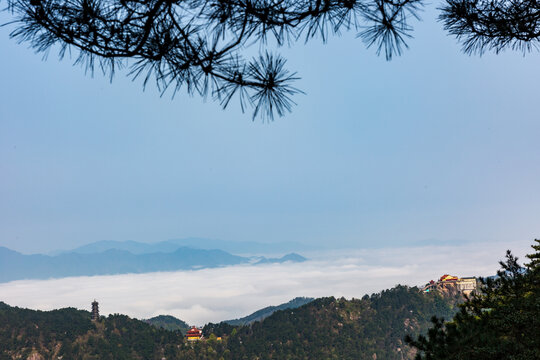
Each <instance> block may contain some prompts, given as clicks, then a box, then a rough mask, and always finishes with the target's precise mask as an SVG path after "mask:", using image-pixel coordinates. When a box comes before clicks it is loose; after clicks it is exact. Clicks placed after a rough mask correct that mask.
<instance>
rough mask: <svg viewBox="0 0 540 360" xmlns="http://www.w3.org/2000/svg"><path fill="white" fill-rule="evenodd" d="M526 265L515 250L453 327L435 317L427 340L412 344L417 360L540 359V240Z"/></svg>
mask: <svg viewBox="0 0 540 360" xmlns="http://www.w3.org/2000/svg"><path fill="white" fill-rule="evenodd" d="M535 242H536V245H533V246H532V247H533V249H534V250H535V253H533V254H530V255H527V257H528V258H529V259H530V260H531V262H530V263H529V264H527V265H526V266H525V267H521V266H520V265H519V263H518V259H517V258H516V257H515V256H513V255H512V253H511V252H510V251H507V253H506V260H505V261H504V262H500V265H501V269H500V270H499V271H498V272H497V276H496V277H492V278H487V279H483V280H482V283H483V288H482V291H481V293H479V294H477V295H474V296H473V297H471V298H470V299H469V300H468V301H466V302H465V303H464V304H463V305H461V311H460V312H459V313H458V314H456V316H455V317H454V318H453V320H452V321H451V322H449V323H446V324H445V323H444V321H443V320H442V319H438V318H434V319H433V324H434V325H433V327H432V328H431V329H430V330H429V331H428V334H427V337H426V336H419V337H418V338H417V339H415V340H413V339H412V338H410V337H409V338H407V339H406V341H407V342H408V343H409V344H410V345H412V346H414V347H416V348H417V349H418V350H419V353H418V355H417V357H416V358H417V359H426V360H431V359H433V360H436V359H445V360H446V359H447V360H454V359H456V360H458V359H460V360H461V359H463V360H465V359H477V360H482V359H486V360H487V359H521V360H527V359H531V360H532V359H540V336H538V334H540V262H539V261H538V260H539V259H540V240H535Z"/></svg>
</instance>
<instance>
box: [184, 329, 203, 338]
mask: <svg viewBox="0 0 540 360" xmlns="http://www.w3.org/2000/svg"><path fill="white" fill-rule="evenodd" d="M202 337H203V334H202V330H199V329H197V327H196V326H192V327H191V329H189V330H188V332H187V333H186V339H187V340H188V341H196V340H201V339H202Z"/></svg>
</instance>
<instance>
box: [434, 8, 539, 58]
mask: <svg viewBox="0 0 540 360" xmlns="http://www.w3.org/2000/svg"><path fill="white" fill-rule="evenodd" d="M441 11H442V12H441V15H440V17H439V19H440V20H441V21H442V22H443V24H444V27H445V29H446V30H448V31H449V32H450V34H452V35H455V36H457V38H458V39H460V40H461V41H462V44H463V50H464V51H465V52H466V53H469V54H471V53H478V54H482V53H484V52H485V51H486V50H493V51H495V52H496V53H498V52H499V51H501V50H504V49H506V48H511V49H514V50H521V51H524V52H526V51H531V50H532V49H536V48H538V45H539V39H540V2H538V1H536V0H447V1H446V5H445V6H444V7H442V9H441Z"/></svg>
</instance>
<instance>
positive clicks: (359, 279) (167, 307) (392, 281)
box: [0, 242, 530, 325]
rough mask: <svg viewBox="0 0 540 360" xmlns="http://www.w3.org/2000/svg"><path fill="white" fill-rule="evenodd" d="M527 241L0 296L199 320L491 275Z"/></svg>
mask: <svg viewBox="0 0 540 360" xmlns="http://www.w3.org/2000/svg"><path fill="white" fill-rule="evenodd" d="M529 245H530V243H523V242H522V243H512V244H509V243H506V244H502V243H494V244H468V245H461V246H444V247H442V246H439V247H435V246H432V247H418V248H394V249H376V250H351V251H349V252H347V253H343V252H341V253H340V252H336V253H331V254H328V253H326V254H318V255H317V254H314V255H313V256H312V259H313V260H310V261H307V262H305V263H297V264H292V263H288V264H271V265H261V266H247V265H245V266H244V265H242V266H231V267H225V268H218V269H204V270H197V271H177V272H158V273H149V274H127V275H111V276H90V277H72V278H63V279H51V280H23V281H12V282H9V283H4V284H0V301H4V302H6V303H8V304H10V305H12V306H20V307H28V308H32V309H40V310H50V309H55V308H60V307H68V306H71V307H77V308H81V309H89V307H90V302H91V301H92V300H93V299H94V298H95V299H97V300H98V301H99V302H100V308H101V313H102V314H110V313H122V314H127V315H129V316H133V317H137V318H148V317H152V316H155V315H159V314H170V315H173V316H176V317H178V318H180V319H183V320H185V321H187V322H188V323H190V324H197V325H203V324H204V323H206V322H210V321H211V322H218V321H221V320H226V319H232V318H237V317H242V316H245V315H248V314H250V313H251V312H253V311H255V310H258V309H260V308H262V307H265V306H269V305H277V304H280V303H283V302H286V301H288V300H290V299H292V298H294V297H297V296H310V297H321V296H345V297H347V298H351V297H357V298H359V297H362V296H363V295H364V294H366V293H368V294H369V293H373V292H378V291H380V290H383V289H386V288H390V287H392V286H394V285H396V284H406V285H421V284H424V283H426V282H427V281H429V280H431V279H435V278H437V277H439V276H441V275H442V274H444V273H450V274H454V275H458V276H474V275H478V276H486V275H492V274H493V273H495V271H496V270H497V269H498V264H497V261H498V260H500V259H502V258H503V257H504V253H505V250H506V249H507V248H510V249H512V250H513V252H514V253H515V254H517V255H523V254H525V253H527V252H528V246H529Z"/></svg>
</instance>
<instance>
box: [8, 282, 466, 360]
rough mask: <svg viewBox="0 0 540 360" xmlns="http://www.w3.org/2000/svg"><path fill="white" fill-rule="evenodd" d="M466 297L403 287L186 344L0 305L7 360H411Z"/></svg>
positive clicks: (132, 328) (130, 326)
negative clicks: (434, 325) (411, 342)
mask: <svg viewBox="0 0 540 360" xmlns="http://www.w3.org/2000/svg"><path fill="white" fill-rule="evenodd" d="M462 300H463V299H462V298H461V297H460V296H459V295H449V294H438V293H429V294H424V293H421V292H420V291H419V290H418V289H417V288H409V287H406V286H397V287H395V288H393V289H390V290H385V291H383V292H381V293H378V294H373V295H371V296H368V295H366V296H364V297H363V298H362V299H352V300H346V299H344V298H340V299H336V298H333V297H329V298H320V299H316V300H314V301H312V302H310V303H308V304H306V305H303V306H301V307H299V308H296V309H287V310H280V311H277V312H275V313H274V314H272V315H271V316H269V317H267V318H266V319H264V320H263V321H260V322H254V323H253V324H251V325H246V326H232V325H230V324H226V323H220V324H208V325H206V326H205V327H204V329H203V332H204V334H205V340H202V341H196V342H189V343H188V342H187V341H185V340H184V337H183V335H182V333H181V332H180V331H170V330H165V329H163V328H161V327H159V326H152V325H150V324H148V323H146V322H144V321H139V320H136V319H131V318H129V317H127V316H125V315H118V314H116V315H110V316H108V317H102V318H101V319H100V320H99V321H97V322H92V321H91V320H90V313H89V312H86V311H81V310H76V309H71V308H68V309H61V310H54V311H48V312H44V311H34V310H28V309H20V308H17V307H10V306H8V305H6V304H4V303H0V324H1V325H0V360H12V359H32V360H43V359H59V358H60V359H76V360H79V359H80V360H93V359H111V360H113V359H114V360H122V359H159V360H161V359H163V358H165V359H167V360H172V359H178V360H181V359H201V360H204V359H215V360H221V359H224V360H227V359H231V360H232V359H250V360H251V359H370V360H372V359H379V360H380V359H403V358H405V359H411V358H413V357H414V355H415V353H414V350H411V348H409V347H408V346H407V345H406V344H404V342H403V339H404V337H405V335H407V334H409V335H411V336H417V335H419V334H422V333H425V332H426V331H427V329H428V328H429V326H430V324H431V323H430V318H431V317H432V316H433V315H436V316H438V317H443V318H447V319H449V318H451V317H452V316H453V315H454V314H455V313H456V311H457V308H458V306H457V305H458V303H460V302H461V301H462Z"/></svg>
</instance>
